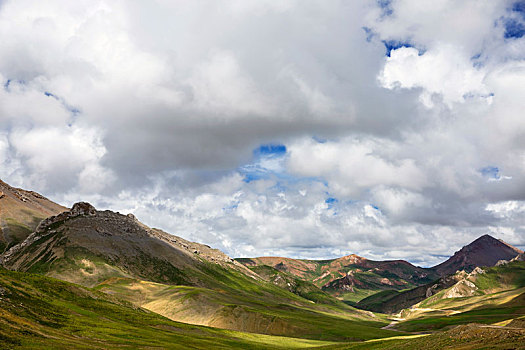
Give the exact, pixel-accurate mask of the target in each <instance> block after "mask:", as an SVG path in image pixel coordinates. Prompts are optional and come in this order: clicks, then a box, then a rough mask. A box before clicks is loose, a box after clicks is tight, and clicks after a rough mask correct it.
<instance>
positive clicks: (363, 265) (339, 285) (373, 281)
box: [237, 254, 438, 296]
mask: <svg viewBox="0 0 525 350" xmlns="http://www.w3.org/2000/svg"><path fill="white" fill-rule="evenodd" d="M237 260H238V261H239V262H241V263H243V264H244V265H246V266H248V267H252V268H253V267H255V266H261V265H268V266H271V267H273V268H275V269H277V270H279V271H282V272H286V273H289V274H291V275H293V276H296V277H298V278H301V279H303V280H305V281H308V282H312V283H313V284H315V285H316V286H317V287H319V288H322V289H323V290H326V291H328V292H330V293H332V294H334V295H336V296H342V295H343V294H346V293H357V292H358V291H359V290H361V291H366V292H364V293H366V294H369V293H370V292H371V291H379V290H384V289H406V288H411V287H414V286H419V285H422V284H425V283H428V282H431V281H433V280H435V279H436V278H438V276H437V275H436V274H435V272H434V271H433V270H430V269H424V268H421V267H417V266H414V265H412V264H410V263H409V262H406V261H403V260H390V261H374V260H368V259H366V258H363V257H360V256H358V255H355V254H352V255H348V256H344V257H341V258H338V259H333V260H300V259H291V258H282V257H259V258H252V259H248V258H244V259H242V258H241V259H237Z"/></svg>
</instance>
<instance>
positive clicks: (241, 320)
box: [96, 264, 398, 341]
mask: <svg viewBox="0 0 525 350" xmlns="http://www.w3.org/2000/svg"><path fill="white" fill-rule="evenodd" d="M208 269H209V270H208V271H206V272H205V273H206V275H207V276H209V275H210V274H213V275H214V276H215V282H214V283H216V285H214V286H208V287H195V286H173V285H171V286H170V285H164V284H160V283H153V282H147V281H140V280H136V279H129V278H128V279H126V278H115V279H110V280H107V281H106V282H104V283H102V284H100V285H99V286H97V287H96V289H98V290H101V291H104V292H105V293H109V294H111V295H118V296H119V297H121V298H124V299H126V300H128V301H130V302H132V303H134V304H135V305H139V306H142V307H144V308H146V309H149V310H151V311H154V312H157V313H159V314H162V315H164V316H166V317H168V318H171V319H173V320H177V321H183V322H189V323H194V324H202V325H208V326H214V327H219V328H225V329H235V330H241V331H247V332H255V333H264V334H272V335H286V336H292V337H300V338H306V339H314V340H331V341H353V340H367V339H375V338H382V337H390V336H395V335H398V333H396V332H392V331H387V330H383V329H381V327H383V326H385V325H386V324H388V321H387V320H386V319H385V318H384V317H382V316H375V315H372V314H371V313H367V312H362V311H360V310H356V309H354V308H351V307H349V306H347V305H345V304H344V303H342V302H339V301H337V300H335V301H334V300H333V298H331V297H329V298H330V302H329V303H325V304H323V303H314V302H312V301H311V300H307V299H304V298H303V297H301V296H298V295H295V294H293V293H291V292H289V291H287V290H285V289H282V288H280V287H278V286H276V285H273V284H272V283H263V282H260V281H254V280H253V279H250V278H248V277H246V276H245V275H243V274H241V273H238V272H236V271H232V270H226V269H223V268H221V267H219V266H214V265H212V264H209V266H208ZM212 287H213V288H212Z"/></svg>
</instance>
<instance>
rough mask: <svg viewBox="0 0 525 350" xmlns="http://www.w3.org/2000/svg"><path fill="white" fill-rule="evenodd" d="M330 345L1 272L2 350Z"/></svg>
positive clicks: (43, 278)
mask: <svg viewBox="0 0 525 350" xmlns="http://www.w3.org/2000/svg"><path fill="white" fill-rule="evenodd" d="M334 344H335V343H334V342H324V341H315V340H305V339H295V338H287V337H275V336H268V335H260V334H250V333H241V332H235V331H228V330H219V329H214V328H209V327H201V326H193V325H188V324H184V323H179V322H174V321H171V320H169V319H167V318H165V317H162V316H160V315H158V314H155V313H152V312H148V311H146V310H144V309H140V308H136V307H134V306H133V305H131V304H129V303H127V302H123V301H119V300H118V299H114V298H112V297H110V296H107V295H105V294H104V293H100V292H96V291H93V290H90V289H87V288H83V287H80V286H77V285H74V284H71V283H67V282H61V281H58V280H55V279H52V278H48V277H44V276H39V275H34V274H28V273H19V272H12V271H7V270H5V269H2V268H0V348H2V349H15V348H32V349H35V348H38V349H121V348H133V349H135V348H148V349H155V348H169V349H188V348H193V349H210V348H213V349H236V348H238V349H247V348H249V349H280V348H282V349H291V348H310V347H319V346H327V345H334Z"/></svg>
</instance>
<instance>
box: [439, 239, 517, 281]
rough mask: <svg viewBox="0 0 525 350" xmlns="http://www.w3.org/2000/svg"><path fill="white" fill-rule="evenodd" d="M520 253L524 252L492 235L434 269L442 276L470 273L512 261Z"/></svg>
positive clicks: (466, 247)
mask: <svg viewBox="0 0 525 350" xmlns="http://www.w3.org/2000/svg"><path fill="white" fill-rule="evenodd" d="M520 253H523V252H522V251H521V250H519V249H517V248H515V247H513V246H511V245H509V244H507V243H505V242H503V241H501V240H498V239H495V238H494V237H492V236H490V235H484V236H481V237H480V238H478V239H476V240H475V241H473V242H472V243H470V244H468V245H466V246H464V247H463V248H461V249H460V250H459V251H457V252H456V253H454V255H453V256H452V257H450V258H449V259H448V260H446V261H444V262H442V263H441V264H439V265H436V266H434V267H433V268H432V269H433V270H434V271H436V272H437V273H438V274H439V275H440V276H446V275H450V274H453V273H455V272H456V271H460V270H465V271H467V272H470V271H472V270H473V269H474V268H476V267H482V266H494V265H496V263H497V262H498V261H499V260H510V259H512V258H514V257H516V256H517V255H518V254H520Z"/></svg>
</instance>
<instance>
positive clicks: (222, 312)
mask: <svg viewBox="0 0 525 350" xmlns="http://www.w3.org/2000/svg"><path fill="white" fill-rule="evenodd" d="M3 264H4V266H5V267H7V268H9V269H12V270H17V271H24V272H33V273H41V274H45V275H47V276H50V277H55V278H59V279H62V280H65V281H69V282H73V283H77V284H80V285H83V286H87V287H95V288H96V289H98V290H100V291H103V292H106V293H107V294H111V295H115V296H118V297H119V298H123V299H126V300H128V301H130V302H132V303H133V304H135V305H137V306H142V307H144V308H147V309H149V310H151V311H154V312H157V313H159V314H161V315H164V316H166V317H168V318H171V319H172V320H176V321H183V322H190V323H194V324H200V325H209V326H214V327H220V328H225V329H231V330H242V331H248V332H255V333H265V334H272V335H292V336H296V337H305V338H309V339H331V340H338V341H343V340H357V339H371V338H376V337H379V336H384V337H387V336H391V335H392V333H393V332H390V331H385V330H381V329H380V327H381V326H383V325H385V324H386V323H385V320H384V319H382V318H378V317H374V316H373V315H372V314H370V313H369V312H364V311H360V310H356V309H353V308H351V307H349V306H347V305H345V304H344V303H341V302H340V301H338V300H336V299H334V298H333V297H331V296H328V295H325V296H324V298H322V299H319V300H317V301H316V302H315V303H314V302H312V300H308V299H305V298H303V297H301V296H299V295H297V294H293V293H291V292H290V291H288V290H286V289H284V288H280V287H278V286H276V285H274V284H273V283H269V282H266V281H265V280H264V279H263V278H262V277H260V276H259V275H257V274H256V273H255V272H253V271H251V270H250V269H248V268H246V267H245V266H244V265H242V264H240V263H238V262H236V261H235V260H233V259H231V258H230V257H228V256H227V255H225V254H223V253H222V252H220V251H218V250H216V249H212V248H210V247H208V246H205V245H202V244H198V243H193V242H189V241H186V240H184V239H182V238H180V237H177V236H173V235H170V234H167V233H165V232H163V231H161V230H157V229H151V228H149V227H147V226H146V225H143V224H142V223H140V222H139V221H138V220H137V219H136V218H135V217H133V216H132V215H122V214H119V213H114V212H111V211H97V210H96V209H95V208H94V207H92V206H91V205H89V204H87V203H77V204H75V205H74V206H73V207H72V209H71V210H70V211H67V212H64V213H61V214H59V215H56V216H53V217H50V218H48V219H46V220H44V221H42V222H41V223H40V224H39V226H38V227H37V229H36V230H35V232H34V233H32V234H31V235H30V236H29V237H28V238H27V239H26V240H25V241H23V242H22V243H20V244H18V245H16V246H14V247H12V248H11V249H10V250H9V251H8V252H6V253H5V254H4V256H3Z"/></svg>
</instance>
